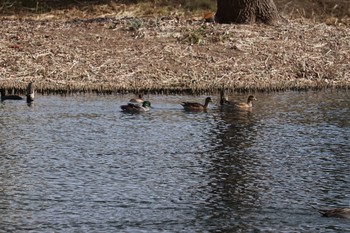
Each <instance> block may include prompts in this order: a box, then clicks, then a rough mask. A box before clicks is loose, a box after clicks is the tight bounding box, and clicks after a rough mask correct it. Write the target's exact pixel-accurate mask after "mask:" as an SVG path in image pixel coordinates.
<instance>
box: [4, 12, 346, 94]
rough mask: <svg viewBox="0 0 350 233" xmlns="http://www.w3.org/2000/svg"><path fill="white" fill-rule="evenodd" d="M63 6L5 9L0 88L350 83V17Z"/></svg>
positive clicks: (261, 87)
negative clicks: (211, 15) (15, 12)
mask: <svg viewBox="0 0 350 233" xmlns="http://www.w3.org/2000/svg"><path fill="white" fill-rule="evenodd" d="M82 14H83V13H82ZM62 15H63V16H64V12H62ZM62 15H60V16H58V15H57V14H51V13H48V14H42V15H40V16H31V17H18V16H3V17H1V18H0V22H1V27H0V51H1V53H0V87H2V88H6V89H15V90H24V89H25V86H26V85H27V83H28V82H29V81H35V86H36V89H37V91H39V92H40V91H41V92H50V91H53V92H55V91H86V92H89V91H96V92H128V91H131V92H135V91H139V90H144V91H149V92H194V93H201V92H215V91H216V90H218V89H219V88H221V87H223V86H225V87H226V88H230V89H233V90H239V91H247V90H248V91H273V90H288V89H297V90H300V89H309V88H317V89H322V88H348V87H350V26H349V24H347V23H346V22H341V21H338V20H333V19H332V18H330V20H329V22H327V21H326V22H324V23H318V22H313V21H312V20H308V19H304V18H299V19H296V18H293V19H291V18H289V19H288V18H287V19H288V21H289V23H288V24H281V25H278V26H265V25H219V24H214V23H206V22H204V20H203V19H202V18H201V17H183V16H181V15H176V14H174V15H168V16H166V17H162V16H154V17H135V14H133V13H126V12H123V13H120V12H117V11H115V12H111V13H109V14H103V15H93V16H91V15H89V17H87V16H86V15H81V16H79V15H76V16H75V17H74V18H73V17H63V16H62Z"/></svg>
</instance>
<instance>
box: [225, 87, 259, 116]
mask: <svg viewBox="0 0 350 233" xmlns="http://www.w3.org/2000/svg"><path fill="white" fill-rule="evenodd" d="M254 100H256V98H255V97H254V96H253V95H250V96H249V97H248V100H247V102H246V103H239V102H233V101H228V100H227V99H226V98H225V93H224V91H223V90H222V91H221V92H220V104H221V106H222V107H229V108H233V109H236V110H242V111H250V110H251V109H252V107H253V101H254Z"/></svg>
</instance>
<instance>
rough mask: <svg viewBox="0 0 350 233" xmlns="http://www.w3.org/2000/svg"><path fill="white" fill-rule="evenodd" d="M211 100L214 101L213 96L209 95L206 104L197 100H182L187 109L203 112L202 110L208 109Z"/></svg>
mask: <svg viewBox="0 0 350 233" xmlns="http://www.w3.org/2000/svg"><path fill="white" fill-rule="evenodd" d="M210 102H212V101H211V98H210V97H207V98H206V99H205V103H204V104H200V103H195V102H182V103H181V105H182V106H183V107H184V109H185V111H195V112H201V111H205V110H207V108H208V105H209V103H210Z"/></svg>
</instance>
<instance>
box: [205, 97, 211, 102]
mask: <svg viewBox="0 0 350 233" xmlns="http://www.w3.org/2000/svg"><path fill="white" fill-rule="evenodd" d="M205 102H206V103H211V102H213V101H212V100H211V98H210V97H207V98H206V99H205Z"/></svg>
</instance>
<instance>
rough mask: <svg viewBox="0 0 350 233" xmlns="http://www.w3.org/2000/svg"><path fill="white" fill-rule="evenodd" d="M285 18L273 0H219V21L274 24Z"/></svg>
mask: <svg viewBox="0 0 350 233" xmlns="http://www.w3.org/2000/svg"><path fill="white" fill-rule="evenodd" d="M280 20H283V18H282V17H281V16H280V14H279V13H278V10H277V7H276V5H275V3H274V1H273V0H217V12H216V14H215V21H216V22H218V23H265V24H270V25H274V24H277V23H278V22H279V21H280Z"/></svg>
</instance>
